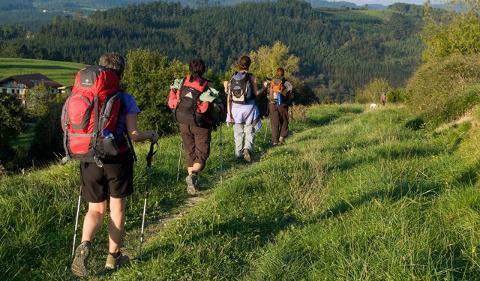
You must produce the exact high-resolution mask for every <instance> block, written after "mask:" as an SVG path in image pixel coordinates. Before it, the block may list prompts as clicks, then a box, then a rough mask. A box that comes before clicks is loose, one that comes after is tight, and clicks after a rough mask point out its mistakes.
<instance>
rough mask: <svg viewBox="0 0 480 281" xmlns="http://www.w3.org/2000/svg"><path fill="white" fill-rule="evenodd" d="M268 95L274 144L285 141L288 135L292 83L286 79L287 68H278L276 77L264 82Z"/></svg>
mask: <svg viewBox="0 0 480 281" xmlns="http://www.w3.org/2000/svg"><path fill="white" fill-rule="evenodd" d="M267 85H270V87H269V88H267V95H268V100H269V105H268V110H269V114H270V124H271V127H272V145H274V146H275V145H278V144H283V143H285V139H286V138H287V137H288V123H289V116H288V102H289V100H288V99H289V96H290V93H291V91H292V90H293V86H292V83H291V82H289V81H287V80H286V79H285V70H284V69H283V68H281V67H280V68H278V69H277V71H276V74H275V77H274V78H273V79H272V80H271V81H267V82H266V83H264V86H265V87H267Z"/></svg>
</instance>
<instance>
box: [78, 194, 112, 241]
mask: <svg viewBox="0 0 480 281" xmlns="http://www.w3.org/2000/svg"><path fill="white" fill-rule="evenodd" d="M106 211H107V201H103V202H101V203H88V212H87V214H86V215H85V219H84V221H83V231H82V242H83V241H92V240H93V237H94V236H95V234H96V233H97V231H98V230H99V229H100V228H101V227H102V224H103V218H104V217H105V213H106Z"/></svg>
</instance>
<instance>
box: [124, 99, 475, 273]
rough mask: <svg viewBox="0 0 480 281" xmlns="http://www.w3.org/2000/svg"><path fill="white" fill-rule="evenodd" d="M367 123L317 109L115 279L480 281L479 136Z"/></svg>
mask: <svg viewBox="0 0 480 281" xmlns="http://www.w3.org/2000/svg"><path fill="white" fill-rule="evenodd" d="M360 111H361V110H359V109H358V108H356V107H353V108H352V107H318V108H314V109H312V110H311V111H310V114H309V117H310V120H311V121H310V123H309V126H308V128H306V129H305V130H304V131H303V132H301V133H298V134H296V135H295V136H294V137H293V138H292V139H290V142H289V144H288V145H286V146H283V147H279V148H275V149H273V150H271V151H269V152H268V153H267V154H266V155H265V156H264V157H263V159H262V161H260V162H258V163H256V164H254V165H252V166H250V167H248V168H247V169H245V170H242V171H240V172H238V173H236V174H233V175H232V177H230V178H229V179H228V180H227V181H226V182H225V183H224V185H223V186H217V187H216V189H215V191H214V193H213V194H212V196H211V197H210V198H209V199H208V200H207V201H206V202H205V203H203V204H202V205H200V206H198V207H196V208H195V209H194V210H192V212H191V213H190V214H189V215H188V216H187V217H185V218H184V219H183V220H181V221H179V222H178V223H176V224H172V225H170V226H169V227H167V229H166V230H164V231H163V232H162V233H159V235H158V237H157V239H156V240H155V241H154V242H152V243H151V244H150V245H149V247H148V249H147V253H146V255H145V257H144V258H145V260H144V262H142V263H138V264H135V265H134V266H133V267H131V268H129V269H126V270H122V271H120V272H118V273H117V274H115V277H116V278H117V279H118V280H132V279H137V280H153V279H159V280H435V279H441V280H453V279H455V280H458V279H464V280H472V279H476V278H477V276H478V274H479V270H480V268H479V267H478V262H479V258H478V256H477V254H476V252H477V247H478V243H479V242H478V241H479V240H478V235H479V233H478V228H477V224H478V220H477V219H478V215H477V214H476V211H475V210H476V208H477V207H478V204H479V202H480V201H479V199H480V196H477V195H475V191H474V190H475V186H476V184H477V171H476V169H477V168H478V167H477V166H478V164H477V161H476V160H475V159H476V157H478V152H476V151H470V148H471V146H472V145H474V143H475V142H476V140H475V139H473V138H470V134H474V133H475V132H476V130H478V129H474V128H471V126H470V125H468V124H466V125H462V126H460V127H457V128H451V129H450V130H447V131H444V132H442V133H439V134H431V133H426V132H414V131H410V130H408V129H405V127H404V123H405V122H406V121H407V120H408V119H409V118H411V116H409V115H408V114H405V113H404V109H402V108H391V109H387V110H382V111H377V112H371V113H365V114H361V115H358V113H359V112H360ZM333 116H339V117H338V118H333ZM469 147H470V148H469ZM467 151H469V152H467ZM466 153H468V154H469V155H470V156H469V157H468V158H465V154H466Z"/></svg>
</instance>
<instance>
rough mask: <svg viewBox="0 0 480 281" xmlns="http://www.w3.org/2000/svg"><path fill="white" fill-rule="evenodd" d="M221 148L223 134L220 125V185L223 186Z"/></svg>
mask: <svg viewBox="0 0 480 281" xmlns="http://www.w3.org/2000/svg"><path fill="white" fill-rule="evenodd" d="M222 146H223V133H222V124H220V184H223V155H222Z"/></svg>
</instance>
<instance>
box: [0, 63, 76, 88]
mask: <svg viewBox="0 0 480 281" xmlns="http://www.w3.org/2000/svg"><path fill="white" fill-rule="evenodd" d="M83 66H84V65H83V64H81V63H72V62H63V61H50V60H33V59H20V58H0V79H2V78H5V77H8V76H12V75H19V74H29V73H42V74H44V75H46V76H48V77H49V78H51V79H52V80H55V81H57V82H59V83H61V84H64V85H73V82H74V81H75V73H76V72H77V71H78V70H79V69H81V68H82V67H83Z"/></svg>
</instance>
